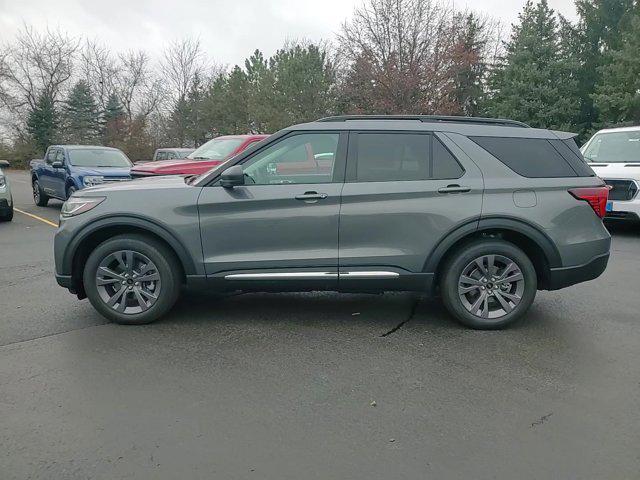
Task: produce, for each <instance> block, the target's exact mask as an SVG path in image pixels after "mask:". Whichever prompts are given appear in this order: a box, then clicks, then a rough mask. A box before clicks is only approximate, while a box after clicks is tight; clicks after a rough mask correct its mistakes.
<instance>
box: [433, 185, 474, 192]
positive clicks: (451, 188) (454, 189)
mask: <svg viewBox="0 0 640 480" xmlns="http://www.w3.org/2000/svg"><path fill="white" fill-rule="evenodd" d="M470 191H471V187H461V186H460V185H447V186H446V187H442V188H439V189H438V193H467V192H470Z"/></svg>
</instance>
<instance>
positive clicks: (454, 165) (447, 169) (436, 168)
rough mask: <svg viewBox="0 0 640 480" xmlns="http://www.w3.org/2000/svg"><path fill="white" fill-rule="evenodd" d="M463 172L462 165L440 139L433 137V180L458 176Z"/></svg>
mask: <svg viewBox="0 0 640 480" xmlns="http://www.w3.org/2000/svg"><path fill="white" fill-rule="evenodd" d="M463 174H464V170H463V169H462V166H460V164H459V163H458V161H457V160H456V159H455V157H454V156H453V154H452V153H451V152H450V151H449V150H448V149H447V147H445V146H444V145H443V144H442V142H441V141H440V140H438V139H437V138H435V137H434V139H433V172H432V174H431V178H433V179H434V180H444V179H455V178H460V177H461V176H462V175H463Z"/></svg>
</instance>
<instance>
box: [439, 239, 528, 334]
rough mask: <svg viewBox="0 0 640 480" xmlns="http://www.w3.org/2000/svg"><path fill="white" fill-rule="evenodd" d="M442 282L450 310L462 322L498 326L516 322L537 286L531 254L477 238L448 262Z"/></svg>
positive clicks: (482, 325) (475, 325)
mask: <svg viewBox="0 0 640 480" xmlns="http://www.w3.org/2000/svg"><path fill="white" fill-rule="evenodd" d="M443 272H444V273H443V276H442V282H441V284H440V288H441V293H442V300H443V302H444V305H445V306H446V308H447V310H449V312H450V313H451V314H452V315H453V316H454V317H455V318H456V319H457V320H458V321H459V322H460V323H462V324H463V325H466V326H468V327H471V328H476V329H497V328H502V327H505V326H506V325H508V324H510V323H512V322H514V321H516V320H517V319H518V318H520V317H521V316H522V315H524V313H526V311H527V310H528V309H529V307H530V306H531V303H532V302H533V299H534V298H535V296H536V291H537V289H538V283H537V277H536V270H535V268H534V266H533V264H532V263H531V260H530V259H529V257H528V256H527V255H526V254H525V253H524V252H523V251H522V250H521V249H519V248H518V247H516V246H515V245H513V244H512V243H509V242H506V241H504V240H499V239H486V240H478V241H475V242H472V243H469V244H467V245H465V246H463V247H462V248H461V249H460V250H459V251H458V252H456V253H455V254H454V255H453V256H452V257H451V258H450V259H449V261H448V262H447V263H446V264H445V266H444V270H443Z"/></svg>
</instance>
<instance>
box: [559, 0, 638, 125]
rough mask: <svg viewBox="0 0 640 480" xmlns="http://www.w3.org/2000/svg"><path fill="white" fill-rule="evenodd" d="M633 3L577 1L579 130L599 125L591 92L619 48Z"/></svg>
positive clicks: (575, 44)
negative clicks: (607, 57) (608, 58)
mask: <svg viewBox="0 0 640 480" xmlns="http://www.w3.org/2000/svg"><path fill="white" fill-rule="evenodd" d="M633 9H634V0H576V10H577V12H578V17H579V22H578V25H577V28H576V32H575V38H574V39H573V42H572V47H571V48H572V49H573V51H574V54H575V57H576V58H577V59H578V61H579V63H580V68H579V72H578V94H579V96H580V115H579V118H578V128H579V129H580V130H581V131H582V132H585V133H586V132H590V131H591V130H592V129H593V127H594V126H595V125H597V124H599V123H600V120H599V119H598V111H597V109H596V107H595V105H594V97H593V93H594V92H595V90H596V85H598V84H600V83H601V82H602V72H603V70H602V69H601V67H602V66H603V64H604V63H603V62H604V61H605V59H606V56H607V54H608V52H609V51H611V50H618V49H619V48H620V47H621V42H622V34H621V32H624V31H626V30H627V29H628V28H629V26H630V21H631V18H632V16H633V15H632V11H633Z"/></svg>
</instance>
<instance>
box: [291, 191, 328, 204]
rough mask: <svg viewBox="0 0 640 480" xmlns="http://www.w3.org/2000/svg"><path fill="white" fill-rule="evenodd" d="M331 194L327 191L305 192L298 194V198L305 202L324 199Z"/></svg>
mask: <svg viewBox="0 0 640 480" xmlns="http://www.w3.org/2000/svg"><path fill="white" fill-rule="evenodd" d="M328 196H329V195H327V194H326V193H318V192H304V193H303V194H302V195H296V200H302V201H304V202H310V203H313V202H317V201H318V200H324V199H325V198H327V197H328Z"/></svg>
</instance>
